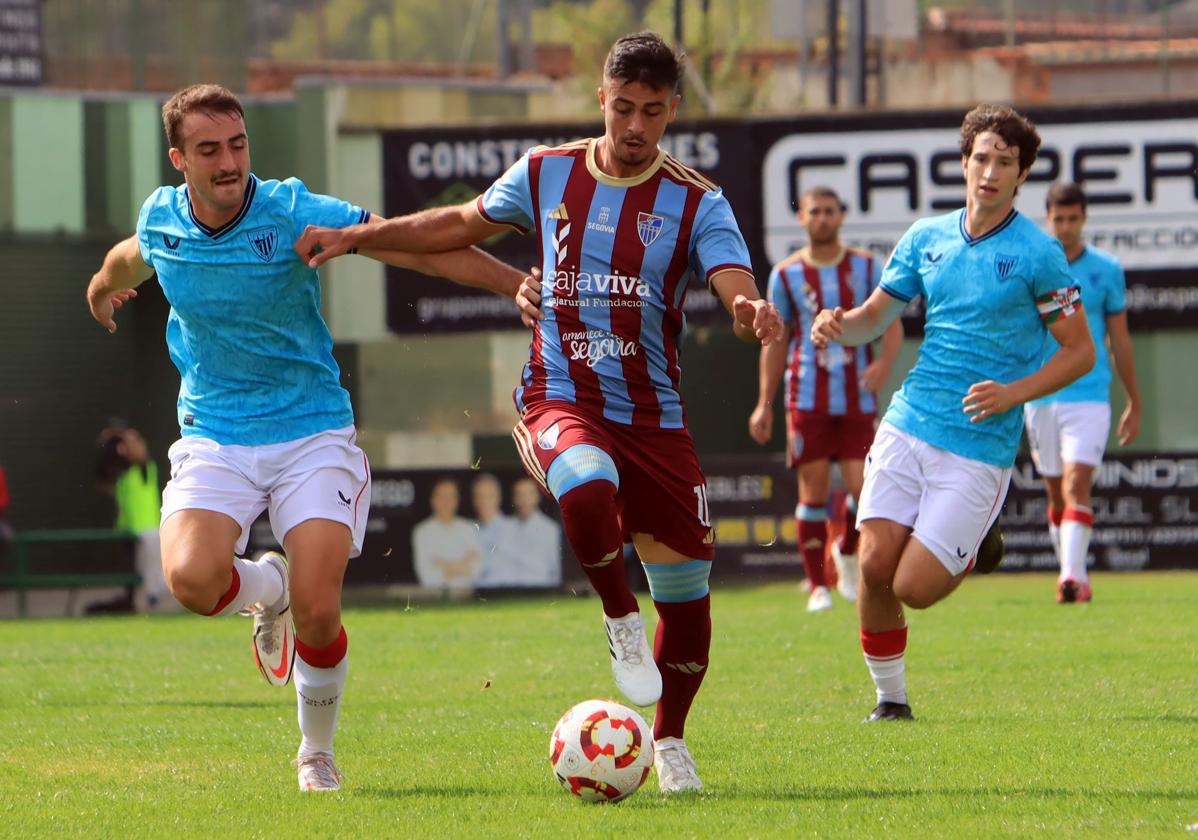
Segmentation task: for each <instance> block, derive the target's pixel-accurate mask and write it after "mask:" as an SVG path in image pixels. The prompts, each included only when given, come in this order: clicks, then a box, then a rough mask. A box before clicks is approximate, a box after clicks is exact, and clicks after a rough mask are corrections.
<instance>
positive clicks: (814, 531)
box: [749, 187, 903, 612]
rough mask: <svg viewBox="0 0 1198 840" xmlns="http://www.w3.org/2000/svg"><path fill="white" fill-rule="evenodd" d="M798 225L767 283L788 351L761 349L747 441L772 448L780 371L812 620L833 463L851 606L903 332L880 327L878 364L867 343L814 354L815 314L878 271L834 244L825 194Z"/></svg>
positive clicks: (836, 206) (833, 210)
mask: <svg viewBox="0 0 1198 840" xmlns="http://www.w3.org/2000/svg"><path fill="white" fill-rule="evenodd" d="M799 222H800V223H801V224H802V225H803V227H804V228H805V229H806V230H807V237H808V244H807V246H806V247H804V248H802V249H801V250H799V251H796V252H795V253H793V254H791V255H790V256H789V257H787V258H786V259H785V260H783V261H782V262H780V263H779V264H778V265H776V266H774V270H773V271H772V272H771V273H770V281H769V300H770V302H771V303H773V304H774V305H775V306H776V307H777V308H778V312H779V313H780V315H781V316H782V320H783V321H784V322H785V323H786V325H787V332H788V335H789V343H788V344H784V343H782V342H777V343H773V344H768V345H765V346H763V347H762V348H761V366H760V374H759V378H758V397H757V407H756V408H754V409H753V413H752V414H751V415H750V417H749V434H750V435H751V436H752V438H753V440H755V441H757V442H758V443H761V444H764V443H766V442H767V441H769V439H770V435H771V434H772V432H773V425H774V410H773V406H774V395H775V394H776V393H777V391H778V384H779V383H780V382H781V381H782V377H783V372H785V375H786V391H785V393H786V419H787V423H786V432H787V434H786V438H787V446H786V451H787V455H788V461H789V463H790V465H791V466H792V467H796V468H797V469H798V474H799V504H798V507H797V508H796V509H795V519H796V520H798V545H799V551H800V553H801V554H802V557H803V567H804V569H806V572H807V579H808V580H809V581H810V582H811V594H810V595H809V596H808V599H807V611H808V612H819V611H822V610H826V609H829V608H831V606H832V596H831V595H830V594H829V592H828V583H827V580H826V578H825V577H824V544H825V543H826V542H827V539H828V522H827V506H828V494H829V492H830V489H831V463H832V461H837V462H839V464H840V472H841V475H842V477H843V478H844V483H845V488H846V489H847V491H848V493H849V496H848V498H847V499H846V504H845V510H844V515H845V522H844V533H843V535H842V536H841V538H840V540H839V541H838V543H837V544H836V545H834V546H833V548H832V552H833V557H834V558H835V559H836V567H837V573H838V578H839V580H838V584H837V586H838V588H839V590H840V594H841V595H843V596H844V597H845V598H846V599H847V600H850V601H854V600H856V598H857V556H856V555H857V538H858V532H857V503H856V500H857V497H858V495H860V493H861V482H862V477H863V475H864V471H865V454H866V452H868V451H869V445H870V444H871V443H873V439H874V429H875V427H876V425H877V411H878V406H877V393H878V391H879V390H880V389H881V388H882V386H884V385H885V384H886V379H887V377H888V376H889V375H890V368H891V366H892V365H893V364H894V358H895V356H896V355H898V351H899V346H900V345H901V344H902V340H903V328H902V324H901V322H899V321H898V320H896V321H894V323H892V324H891V325H890V327H888V328H887V330H886V332H885V333H883V334H882V339H881V342H882V352H881V353H880V354H878V355H877V357H876V358H875V357H874V352H873V347H872V346H871V345H869V344H866V345H862V346H860V347H855V348H842V347H840V346H839V345H830V346H828V347H826V348H823V349H816V347H815V345H813V344H812V343H811V324H812V321H814V320H815V316H816V314H818V313H819V311H820V310H821V309H825V308H828V307H832V308H835V307H836V306H843V307H845V308H846V309H847V308H850V307H852V306H857V305H858V304H860V303H862V302H864V300H865V299H866V298H867V297H869V295H870V293H871V292H872V291H873V290H874V289H875V288H876V287H877V285H878V281H879V280H880V279H881V276H882V266H881V265H880V264H879V262H878V261H877V260H876V259H875V258H874V256H873V255H872V254H870V253H869V252H868V251H862V250H858V249H856V248H846V247H845V246H844V244H842V243H841V241H840V227H841V225H842V224H843V223H844V203H843V202H842V201H841V199H840V196H839V195H837V194H836V192H835V191H834V190H832V189H831V188H829V187H812V188H811V189H809V190H807V191H806V192H804V193H803V195H802V197H801V198H800V199H799Z"/></svg>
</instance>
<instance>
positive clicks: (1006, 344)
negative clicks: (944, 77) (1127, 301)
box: [811, 105, 1094, 721]
mask: <svg viewBox="0 0 1198 840" xmlns="http://www.w3.org/2000/svg"><path fill="white" fill-rule="evenodd" d="M1039 147H1040V137H1039V135H1038V134H1037V133H1036V129H1035V127H1034V126H1033V125H1032V124H1031V123H1030V122H1029V121H1028V120H1027V119H1026V118H1024V117H1023V116H1021V115H1020V114H1018V113H1017V112H1016V111H1014V110H1012V109H1011V108H1008V107H1006V106H996V105H979V106H978V107H977V108H974V109H973V110H972V111H970V112H969V113H968V114H966V115H965V120H964V122H963V123H962V125H961V155H962V157H961V166H962V169H963V170H964V174H965V189H966V193H965V207H964V209H963V210H958V211H955V212H952V213H949V214H947V215H944V216H937V217H934V218H929V219H923V220H921V221H918V222H916V223H915V224H914V225H912V226H911V228H910V229H909V230H908V231H907V232H906V233H905V234H904V235H903V237H902V239H900V240H899V243H898V245H896V246H895V249H894V253H893V254H891V256H890V261H889V262H888V263H887V264H886V268H885V270H884V271H883V273H882V283H881V285H880V286H879V287H878V289H877V290H876V291H875V292H874V293H873V294H871V295H870V297H869V298H868V299H867V300H866V301H865V303H864V304H863V305H861V306H858V307H855V308H853V309H851V310H849V311H847V312H846V311H845V310H844V309H843V308H841V307H837V308H836V309H825V310H823V311H822V312H820V314H819V315H818V316H816V319H815V323H814V324H813V326H812V329H811V333H812V340H813V341H814V342H815V343H816V346H819V347H824V346H827V344H828V342H829V341H837V342H840V343H841V344H845V345H848V346H857V345H859V344H863V343H865V342H868V341H872V340H873V339H875V338H877V337H878V336H879V335H881V334H882V331H883V330H884V329H885V328H886V326H887V325H888V324H889V323H890V322H891V321H893V320H894V319H895V318H897V317H898V316H899V314H900V313H901V312H902V309H903V307H904V305H905V304H906V303H907V302H908V301H910V300H911V299H913V298H914V297H916V296H917V295H922V296H923V297H924V300H925V302H926V304H927V316H926V323H925V328H924V329H925V333H924V341H923V345H922V346H921V348H920V351H919V358H918V360H917V361H916V363H915V367H914V368H912V370H911V372H910V373H909V374H908V375H907V378H906V380H904V382H903V386H902V389H901V390H900V391H899V392H898V393H897V394H895V395H894V398H893V399H892V400H891V403H890V407H889V408H888V409H887V411H886V414H885V416H884V417H883V420H882V424H881V426H880V427H879V429H878V434H877V437H876V438H875V439H874V443H873V446H872V447H871V448H870V451H869V455H868V456H867V458H866V467H865V485H864V487H863V489H862V492H861V500H860V504H859V505H858V509H857V518H858V521H859V522H860V523H861V524H860V528H861V545H860V554H859V561H860V579H859V583H858V601H857V604H858V614H859V616H860V619H861V646H862V649H863V651H864V654H865V661H866V664H867V665H868V667H869V671H870V675H871V676H872V677H873V680H874V685H875V687H876V688H877V706H876V707H875V708H874V710H873V711H872V712H871V713H870V715H869V717H868V718H867V720H868V721H875V720H909V719H912V717H913V716H912V714H911V706H910V704H909V703H908V702H907V684H906V676H905V673H904V661H903V658H904V653H905V651H906V647H907V621H906V618H905V616H904V613H903V608H904V607H905V606H906V607H911V608H912V609H926V608H927V607H930V606H932V604H935V603H936V602H937V601H940V600H941V599H943V598H945V597H946V596H947V595H949V594H950V593H951V592H952V591H953V590H954V589H956V588H957V586H958V585H959V584H960V582H961V580H962V579H963V578H964V576H965V574H966V573H967V572H968V571H969V569H970V567H971V566H972V565H973V563H974V561H975V559H976V556H977V553H978V548H979V546H980V544H981V543H982V540H983V537H984V536H985V535H986V533H987V531H988V530H989V528H990V527H991V525H992V524H993V523H994V521H995V520H996V519H997V517H998V514H999V511H1000V510H1001V508H1002V503H1003V499H1004V498H1005V497H1006V493H1007V487H1008V485H1009V483H1010V479H1011V467H1012V465H1013V464H1014V461H1015V450H1016V449H1017V447H1018V445H1019V430H1020V426H1021V423H1020V420H1021V412H1020V411H1019V410H1018V409H1019V407H1020V406H1021V405H1022V404H1023V403H1025V402H1027V401H1028V400H1032V399H1035V398H1037V397H1041V396H1044V395H1045V394H1049V393H1052V392H1053V391H1056V390H1058V389H1059V388H1061V387H1063V386H1065V385H1067V384H1069V383H1070V382H1072V381H1073V380H1075V379H1077V378H1078V377H1079V376H1081V375H1082V374H1083V373H1085V372H1086V371H1088V370H1089V369H1090V368H1091V367H1092V366H1093V364H1094V342H1093V341H1092V340H1091V338H1090V331H1089V329H1088V328H1087V326H1086V319H1085V318H1084V317H1079V314H1080V313H1081V309H1082V303H1081V298H1080V295H1079V292H1078V290H1077V288H1076V286H1075V285H1074V282H1073V279H1072V278H1071V277H1070V276H1069V267H1068V265H1067V264H1066V262H1065V253H1064V251H1063V250H1062V248H1061V245H1060V243H1059V242H1057V241H1056V240H1055V239H1053V238H1052V237H1051V236H1049V235H1048V234H1046V233H1045V232H1044V231H1043V230H1041V229H1040V227H1039V226H1038V225H1036V223H1035V222H1033V221H1031V220H1030V219H1028V218H1027V217H1025V216H1023V215H1021V214H1020V213H1019V212H1018V211H1016V210H1015V209H1014V199H1015V192H1016V190H1017V189H1018V188H1019V185H1020V184H1022V183H1023V182H1024V180H1025V179H1026V178H1027V175H1028V171H1029V170H1030V169H1031V166H1032V164H1033V163H1034V162H1035V159H1036V151H1037V150H1038V149H1039ZM1046 330H1047V332H1048V333H1051V335H1052V337H1053V338H1054V339H1055V340H1056V341H1057V343H1058V344H1059V345H1060V349H1059V350H1057V352H1056V353H1054V354H1053V355H1052V356H1051V357H1050V358H1048V359H1047V360H1045V359H1043V357H1042V347H1043V345H1044V338H1045V332H1046Z"/></svg>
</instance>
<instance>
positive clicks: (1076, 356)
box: [962, 308, 1094, 423]
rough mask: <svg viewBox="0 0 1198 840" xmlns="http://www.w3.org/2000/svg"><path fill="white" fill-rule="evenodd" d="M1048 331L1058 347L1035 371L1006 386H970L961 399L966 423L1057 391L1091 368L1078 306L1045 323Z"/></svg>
mask: <svg viewBox="0 0 1198 840" xmlns="http://www.w3.org/2000/svg"><path fill="white" fill-rule="evenodd" d="M1048 331H1049V332H1051V333H1052V337H1053V338H1055V339H1056V340H1057V343H1058V344H1060V345H1061V349H1059V350H1057V352H1055V353H1053V354H1052V357H1051V358H1050V359H1049V360H1048V361H1047V362H1045V363H1044V366H1043V367H1042V368H1040V369H1039V370H1038V371H1036V372H1035V373H1033V374H1031V375H1029V376H1025V377H1024V378H1023V379H1017V380H1015V381H1014V382H1012V383H1010V384H1009V385H1003V384H1002V383H999V382H994V381H992V380H987V381H985V382H978V383H975V384H974V385H972V386H970V388H969V391H968V392H966V394H965V399H964V400H962V403H963V404H964V411H965V413H966V414H969V415H972V416H971V417H970V418H969V419H970V422H973V423H979V422H981V421H982V420H985V419H986V418H987V417H993V416H994V415H996V414H1003V413H1005V412H1007V411H1010V410H1011V409H1012V408H1015V407H1016V406H1019V405H1022V404H1023V403H1025V402H1028V401H1029V400H1034V399H1037V398H1039V397H1043V396H1044V395H1045V394H1051V393H1053V392H1054V391H1059V390H1061V389H1062V388H1064V387H1065V386H1066V385H1068V384H1069V383H1070V382H1072V381H1074V380H1075V379H1077V378H1078V377H1079V376H1081V375H1082V374H1084V373H1085V372H1086V371H1088V370H1089V369H1090V368H1092V367H1094V339H1093V338H1092V337H1091V336H1090V325H1089V324H1087V323H1086V319H1085V318H1084V317H1081V310H1080V308H1079V309H1078V310H1077V312H1076V313H1075V314H1073V315H1071V316H1069V317H1067V318H1060V319H1058V320H1056V321H1053V322H1052V323H1051V324H1049V325H1048Z"/></svg>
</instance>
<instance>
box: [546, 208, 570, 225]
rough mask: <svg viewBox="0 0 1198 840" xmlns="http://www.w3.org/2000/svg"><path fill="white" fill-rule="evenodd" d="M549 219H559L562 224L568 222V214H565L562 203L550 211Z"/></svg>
mask: <svg viewBox="0 0 1198 840" xmlns="http://www.w3.org/2000/svg"><path fill="white" fill-rule="evenodd" d="M549 218H551V219H560V220H561V221H563V222H568V221H570V214H569V213H568V212H566V205H565V204H564V203H562V204H559V205H557V209H555V210H550V211H549Z"/></svg>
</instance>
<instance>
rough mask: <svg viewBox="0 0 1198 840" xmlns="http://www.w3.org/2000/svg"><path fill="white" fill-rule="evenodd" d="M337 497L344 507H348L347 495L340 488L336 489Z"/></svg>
mask: <svg viewBox="0 0 1198 840" xmlns="http://www.w3.org/2000/svg"><path fill="white" fill-rule="evenodd" d="M337 498H338V500H340V502H341V504H343V505H345V506H346V507H349V496H347V495H345V494H344V493H342V492H341V491H340V490H338V491H337Z"/></svg>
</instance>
